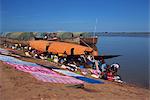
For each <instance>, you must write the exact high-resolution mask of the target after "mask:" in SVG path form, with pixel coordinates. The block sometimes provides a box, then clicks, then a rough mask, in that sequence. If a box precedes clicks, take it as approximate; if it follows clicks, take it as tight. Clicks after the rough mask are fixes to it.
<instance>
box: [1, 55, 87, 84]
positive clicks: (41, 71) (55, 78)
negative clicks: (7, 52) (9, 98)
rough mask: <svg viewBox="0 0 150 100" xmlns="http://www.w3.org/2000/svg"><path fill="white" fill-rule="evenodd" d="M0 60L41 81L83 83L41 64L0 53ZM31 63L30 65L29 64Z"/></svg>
mask: <svg viewBox="0 0 150 100" xmlns="http://www.w3.org/2000/svg"><path fill="white" fill-rule="evenodd" d="M0 60H1V61H3V62H4V63H6V64H9V65H11V67H13V68H15V69H17V70H20V71H23V72H27V73H30V74H31V75H32V76H33V77H35V78H36V79H38V80H41V81H43V82H51V83H64V84H83V83H84V82H83V81H81V80H78V79H76V78H73V77H69V76H62V75H60V74H57V73H56V72H54V71H52V70H49V69H46V68H44V67H41V66H39V65H38V66H37V65H35V63H30V62H26V61H21V60H19V59H16V58H14V57H10V56H4V55H0ZM30 65H31V66H30Z"/></svg>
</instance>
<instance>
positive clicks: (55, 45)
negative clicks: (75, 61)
mask: <svg viewBox="0 0 150 100" xmlns="http://www.w3.org/2000/svg"><path fill="white" fill-rule="evenodd" d="M29 45H30V46H31V47H32V48H34V49H36V50H39V51H41V52H45V51H48V52H52V53H54V54H64V52H66V54H67V55H71V49H72V48H74V55H81V54H85V51H86V52H91V53H92V55H93V56H97V55H98V51H95V50H93V48H91V47H86V46H82V45H79V44H74V43H66V42H57V41H45V40H34V41H29Z"/></svg>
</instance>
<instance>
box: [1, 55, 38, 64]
mask: <svg viewBox="0 0 150 100" xmlns="http://www.w3.org/2000/svg"><path fill="white" fill-rule="evenodd" d="M0 60H1V61H4V62H9V63H12V64H19V65H24V66H39V65H37V64H35V63H31V62H26V61H22V60H19V59H16V58H14V57H10V56H4V55H0Z"/></svg>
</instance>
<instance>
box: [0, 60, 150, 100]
mask: <svg viewBox="0 0 150 100" xmlns="http://www.w3.org/2000/svg"><path fill="white" fill-rule="evenodd" d="M23 59H26V58H23ZM26 60H29V58H28V59H26ZM30 60H31V59H30ZM38 62H39V61H38ZM44 62H45V61H41V63H43V64H44ZM39 63H40V62H39ZM45 64H46V63H45ZM149 94H150V91H149V90H148V89H144V88H140V87H136V86H129V85H127V84H118V83H112V82H107V81H106V84H97V85H96V84H85V88H84V89H80V88H75V87H73V85H70V84H54V83H46V82H42V81H39V80H36V79H35V78H34V77H33V76H31V75H30V74H28V73H25V72H21V71H18V70H15V69H13V68H12V67H10V65H7V64H4V63H3V62H1V61H0V100H150V97H149Z"/></svg>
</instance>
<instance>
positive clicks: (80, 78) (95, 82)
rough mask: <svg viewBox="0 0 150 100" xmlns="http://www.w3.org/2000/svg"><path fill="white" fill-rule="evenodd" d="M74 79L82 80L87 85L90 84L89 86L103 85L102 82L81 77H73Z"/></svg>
mask: <svg viewBox="0 0 150 100" xmlns="http://www.w3.org/2000/svg"><path fill="white" fill-rule="evenodd" d="M74 78H76V79H79V80H82V81H84V82H87V83H91V84H104V82H102V81H100V80H95V79H92V78H87V77H82V76H74Z"/></svg>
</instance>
